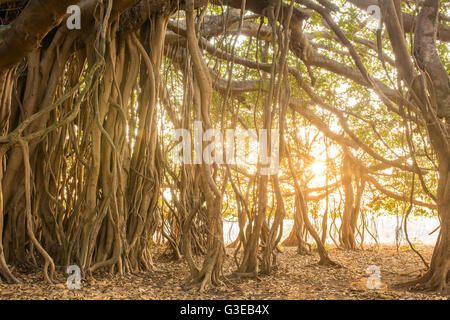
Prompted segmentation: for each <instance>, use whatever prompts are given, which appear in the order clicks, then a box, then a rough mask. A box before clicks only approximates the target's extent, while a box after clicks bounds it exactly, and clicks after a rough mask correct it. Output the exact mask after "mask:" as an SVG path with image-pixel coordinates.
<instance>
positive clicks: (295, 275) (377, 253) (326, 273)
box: [0, 246, 448, 300]
mask: <svg viewBox="0 0 450 320" xmlns="http://www.w3.org/2000/svg"><path fill="white" fill-rule="evenodd" d="M418 249H419V250H420V252H421V253H422V254H423V255H424V256H425V258H426V259H427V260H430V258H431V254H432V251H433V248H432V247H430V246H418ZM227 250H228V257H227V260H226V263H225V269H224V272H225V275H226V276H227V278H228V280H227V281H226V282H225V284H224V285H223V286H220V287H216V288H213V289H211V290H208V291H207V292H204V293H199V292H198V289H196V288H188V286H186V281H185V279H186V277H187V276H188V269H187V266H186V265H185V264H184V263H182V262H176V261H171V260H170V259H168V257H166V256H164V255H162V254H161V255H159V256H157V257H155V266H156V268H157V269H158V271H155V272H148V273H142V274H139V275H127V276H111V275H107V274H97V275H94V276H93V277H92V278H90V279H85V280H82V288H81V289H80V290H73V291H71V290H68V289H67V288H66V285H65V277H66V276H65V275H64V274H63V273H62V272H60V273H59V274H58V278H59V279H60V282H61V283H59V284H54V285H50V284H47V283H46V282H45V280H44V279H43V276H42V272H40V271H36V273H31V274H30V273H27V274H22V273H19V272H18V271H16V272H15V273H16V274H17V275H18V278H19V279H20V281H22V284H19V285H5V284H3V283H0V300H5V299H106V300H109V299H151V300H153V299H157V300H161V299H189V300H190V299H193V300H197V299H213V300H217V299H245V300H252V299H283V300H284V299H287V300H304V299H328V300H329V299H333V300H334V299H338V300H340V299H370V300H373V299H427V300H428V299H446V300H447V299H448V297H444V296H440V295H437V294H434V293H423V292H410V291H408V290H406V289H398V288H396V287H394V285H395V284H397V283H400V282H405V281H408V280H412V279H414V277H416V276H418V275H420V272H422V271H423V264H422V262H421V261H420V258H419V257H418V256H417V255H416V254H414V253H413V252H412V251H411V250H409V248H407V247H401V248H399V251H398V252H397V248H396V247H392V246H383V247H381V248H380V249H379V250H377V248H375V247H373V248H365V250H364V251H343V250H339V249H336V248H332V249H330V250H329V253H330V257H331V258H332V259H333V260H334V261H336V262H338V263H340V264H341V265H342V266H343V268H340V269H335V268H325V267H321V266H318V265H316V262H317V261H318V256H317V254H316V253H314V254H312V255H308V256H300V255H298V254H296V250H295V248H282V253H280V254H279V255H278V261H279V267H278V269H277V270H275V271H274V272H273V274H272V275H270V276H261V277H260V278H259V279H236V278H231V277H229V275H230V273H231V271H232V270H234V269H235V267H234V263H233V250H232V249H227ZM371 265H375V266H379V267H380V271H381V275H380V276H381V288H380V289H378V290H370V289H368V288H367V278H368V277H370V275H369V274H367V273H366V270H367V268H368V267H369V266H371Z"/></svg>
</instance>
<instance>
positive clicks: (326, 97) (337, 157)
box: [0, 0, 450, 292]
mask: <svg viewBox="0 0 450 320" xmlns="http://www.w3.org/2000/svg"><path fill="white" fill-rule="evenodd" d="M374 8H377V10H375V11H376V12H378V13H379V15H375V18H377V19H378V20H377V21H376V23H375V24H376V25H375V26H373V20H374V15H373V10H374ZM68 9H69V10H68ZM449 12H450V6H449V4H448V3H446V2H445V1H439V0H425V1H421V2H419V3H418V2H416V3H414V2H413V1H401V0H380V1H377V0H349V1H344V0H340V1H336V2H333V3H331V2H330V1H326V0H295V1H294V0H289V1H282V0H210V1H208V0H167V1H160V0H83V1H80V0H46V1H43V0H29V1H18V0H1V1H0V27H1V28H0V279H1V280H2V281H6V282H7V283H16V282H17V277H16V276H15V272H17V270H18V269H25V270H27V269H29V268H41V269H42V270H43V276H44V277H45V279H46V280H47V281H49V282H54V281H57V272H58V267H61V266H68V265H73V264H75V265H78V266H79V267H80V268H81V270H82V271H83V273H84V274H85V275H86V276H89V275H92V274H94V273H95V272H96V271H99V270H106V271H109V272H113V273H119V274H124V273H135V272H140V271H152V270H154V266H153V259H152V256H153V253H154V248H155V247H156V246H161V247H164V248H166V249H167V250H169V251H170V252H171V254H172V256H173V257H174V258H175V259H184V261H185V262H186V265H187V267H188V269H189V271H190V278H189V281H190V282H191V283H192V284H194V285H199V287H200V288H201V289H205V288H207V287H210V286H214V285H220V284H222V283H223V278H224V271H223V265H224V260H225V258H226V257H227V252H229V251H227V249H226V247H227V246H226V244H225V241H224V227H223V221H224V217H228V216H233V217H234V218H235V219H236V221H237V222H238V224H239V233H238V235H237V239H235V240H236V241H235V242H234V246H233V247H234V250H233V252H234V253H232V254H231V255H232V256H233V257H232V259H233V260H234V262H235V271H234V275H235V276H238V277H254V276H255V277H256V276H258V275H259V274H270V273H271V272H272V270H273V269H274V268H275V267H276V266H277V264H278V262H277V253H278V252H279V250H280V246H281V244H282V241H281V236H282V234H283V222H284V219H285V218H288V217H289V218H291V219H292V218H293V219H294V221H295V223H294V228H293V230H292V233H291V236H290V237H289V243H293V244H294V245H297V246H298V247H299V252H300V253H306V252H309V251H311V248H312V247H314V248H316V249H317V251H318V253H319V256H320V261H319V264H321V265H324V266H326V267H330V268H332V267H339V265H338V264H336V263H335V262H334V261H333V259H332V257H330V256H329V255H328V252H327V250H326V246H325V242H326V241H327V238H330V237H331V238H332V240H333V241H334V242H335V244H336V245H337V246H339V247H342V248H343V249H346V250H356V249H358V241H360V240H361V230H364V229H365V228H366V229H368V226H367V225H366V224H365V223H364V221H365V218H366V214H367V211H368V210H369V209H368V208H373V207H375V206H376V205H375V203H380V202H381V204H380V206H386V207H388V204H386V203H392V202H394V203H395V205H394V207H395V208H403V209H402V210H403V215H404V216H405V217H406V218H407V217H408V215H409V214H410V213H411V212H413V211H414V212H427V213H428V214H433V215H435V216H437V217H438V218H439V222H440V228H439V230H438V231H437V232H439V236H438V237H437V243H436V245H435V248H434V253H433V257H432V259H431V261H430V263H428V262H427V261H425V260H424V262H425V264H426V265H427V266H428V268H427V272H426V273H425V275H424V276H422V277H421V278H419V279H416V280H413V281H411V283H409V284H408V285H410V286H411V285H417V286H418V287H419V288H423V289H430V290H437V291H442V292H445V291H446V290H448V285H449V281H450V273H449V269H450V138H449V137H450V126H449V121H450V78H449V72H450V49H449V46H448V43H449V42H450V25H449V22H450V19H449ZM370 14H372V17H371V18H370V19H369V20H367V19H368V17H369V15H370ZM74 19H75V20H74ZM77 19H79V20H77ZM74 21H75V22H77V23H78V25H77V23H74ZM368 21H369V22H368ZM370 21H371V22H370ZM368 23H372V26H371V27H370V26H369V25H368ZM198 123H201V129H200V142H198V141H197V142H195V141H189V143H188V144H189V148H185V149H183V152H184V154H182V155H181V156H182V158H183V159H186V158H195V157H197V159H198V158H199V157H200V158H202V156H203V155H204V152H203V151H204V150H207V151H209V152H210V155H211V156H212V158H213V159H216V160H217V159H219V158H220V157H219V155H222V156H223V154H224V152H225V151H224V149H225V146H224V143H223V141H220V140H221V139H219V138H218V137H219V136H222V137H228V136H227V135H226V132H227V129H230V128H231V129H235V128H237V127H240V128H243V129H245V130H253V131H254V132H255V135H256V136H257V137H258V138H259V139H261V137H262V136H263V132H265V133H266V134H267V135H268V136H266V140H267V139H268V140H269V141H271V138H273V137H274V136H276V139H278V140H277V142H278V149H277V150H276V151H277V152H278V153H279V157H278V158H277V159H278V161H279V168H278V170H276V171H275V172H271V171H270V170H269V171H268V170H267V169H268V168H269V167H270V166H271V164H270V163H267V162H265V161H262V160H261V158H260V157H259V156H260V154H258V152H256V151H254V150H253V151H252V149H251V148H250V149H249V150H250V151H248V150H247V151H248V153H252V152H254V153H255V152H256V156H254V155H253V158H252V155H251V154H250V156H249V158H252V159H253V160H255V159H256V160H255V161H253V163H251V164H249V163H247V162H246V161H241V160H236V158H235V159H234V161H198V162H196V161H193V162H192V161H188V162H181V163H180V162H177V161H176V159H175V158H176V157H175V156H174V149H175V147H176V145H177V144H178V143H180V141H181V137H176V138H174V134H173V130H177V129H182V130H186V132H190V133H194V131H195V130H197V129H198V127H196V124H198ZM196 128H197V129H196ZM302 130H303V131H302ZM300 131H302V133H301V132H300ZM211 132H216V133H217V132H219V133H221V135H218V134H216V135H210V136H208V135H209V134H210V133H211ZM205 137H206V138H205ZM232 139H233V138H232ZM234 139H237V138H236V137H234ZM308 139H309V140H308ZM193 140H194V139H193ZM237 143H242V144H243V145H245V146H246V147H249V146H248V145H249V144H250V145H251V143H248V141H247V140H246V141H245V142H244V141H237ZM199 145H200V147H201V148H200V149H197V148H198V147H199ZM316 145H320V146H321V148H322V149H323V150H325V151H323V150H322V151H321V152H322V153H323V154H325V153H326V159H325V158H324V159H325V160H324V162H325V166H324V170H323V171H326V174H325V175H324V176H326V180H325V181H324V183H323V182H316V183H315V182H314V181H315V177H314V174H311V175H308V172H309V171H308V170H310V168H311V164H313V163H314V161H316V160H315V159H314V157H315V155H317V154H318V151H317V150H316V151H314V150H315V149H316V147H315V146H316ZM191 147H192V148H191ZM186 150H188V151H186ZM198 150H203V151H200V153H201V154H199V152H198ZM330 150H335V151H336V152H335V154H334V155H333V154H331V155H330V154H329V153H330V152H331V151H330ZM270 151H273V150H269V152H270ZM389 170H390V171H389ZM387 171H389V172H390V174H386V172H387ZM267 172H270V173H269V174H267ZM317 174H323V172H316V175H317ZM338 194H340V198H339V201H335V200H336V199H337V198H336V195H338ZM380 199H382V200H380ZM386 199H388V200H386ZM377 201H378V202H377ZM389 201H390V202H389ZM398 210H400V209H398ZM331 218H332V219H333V223H332V224H331V225H330V224H329V223H327V221H328V220H329V219H331ZM336 219H338V220H342V223H341V225H340V227H338V226H337V225H336V224H335V220H336ZM404 229H405V233H406V235H407V225H406V223H405V226H404ZM369 231H370V230H369ZM333 232H334V235H333ZM336 237H337V238H338V239H336ZM408 241H409V239H408ZM412 247H413V246H412ZM417 253H418V254H420V253H419V252H417ZM13 266H14V268H12V267H13Z"/></svg>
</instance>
